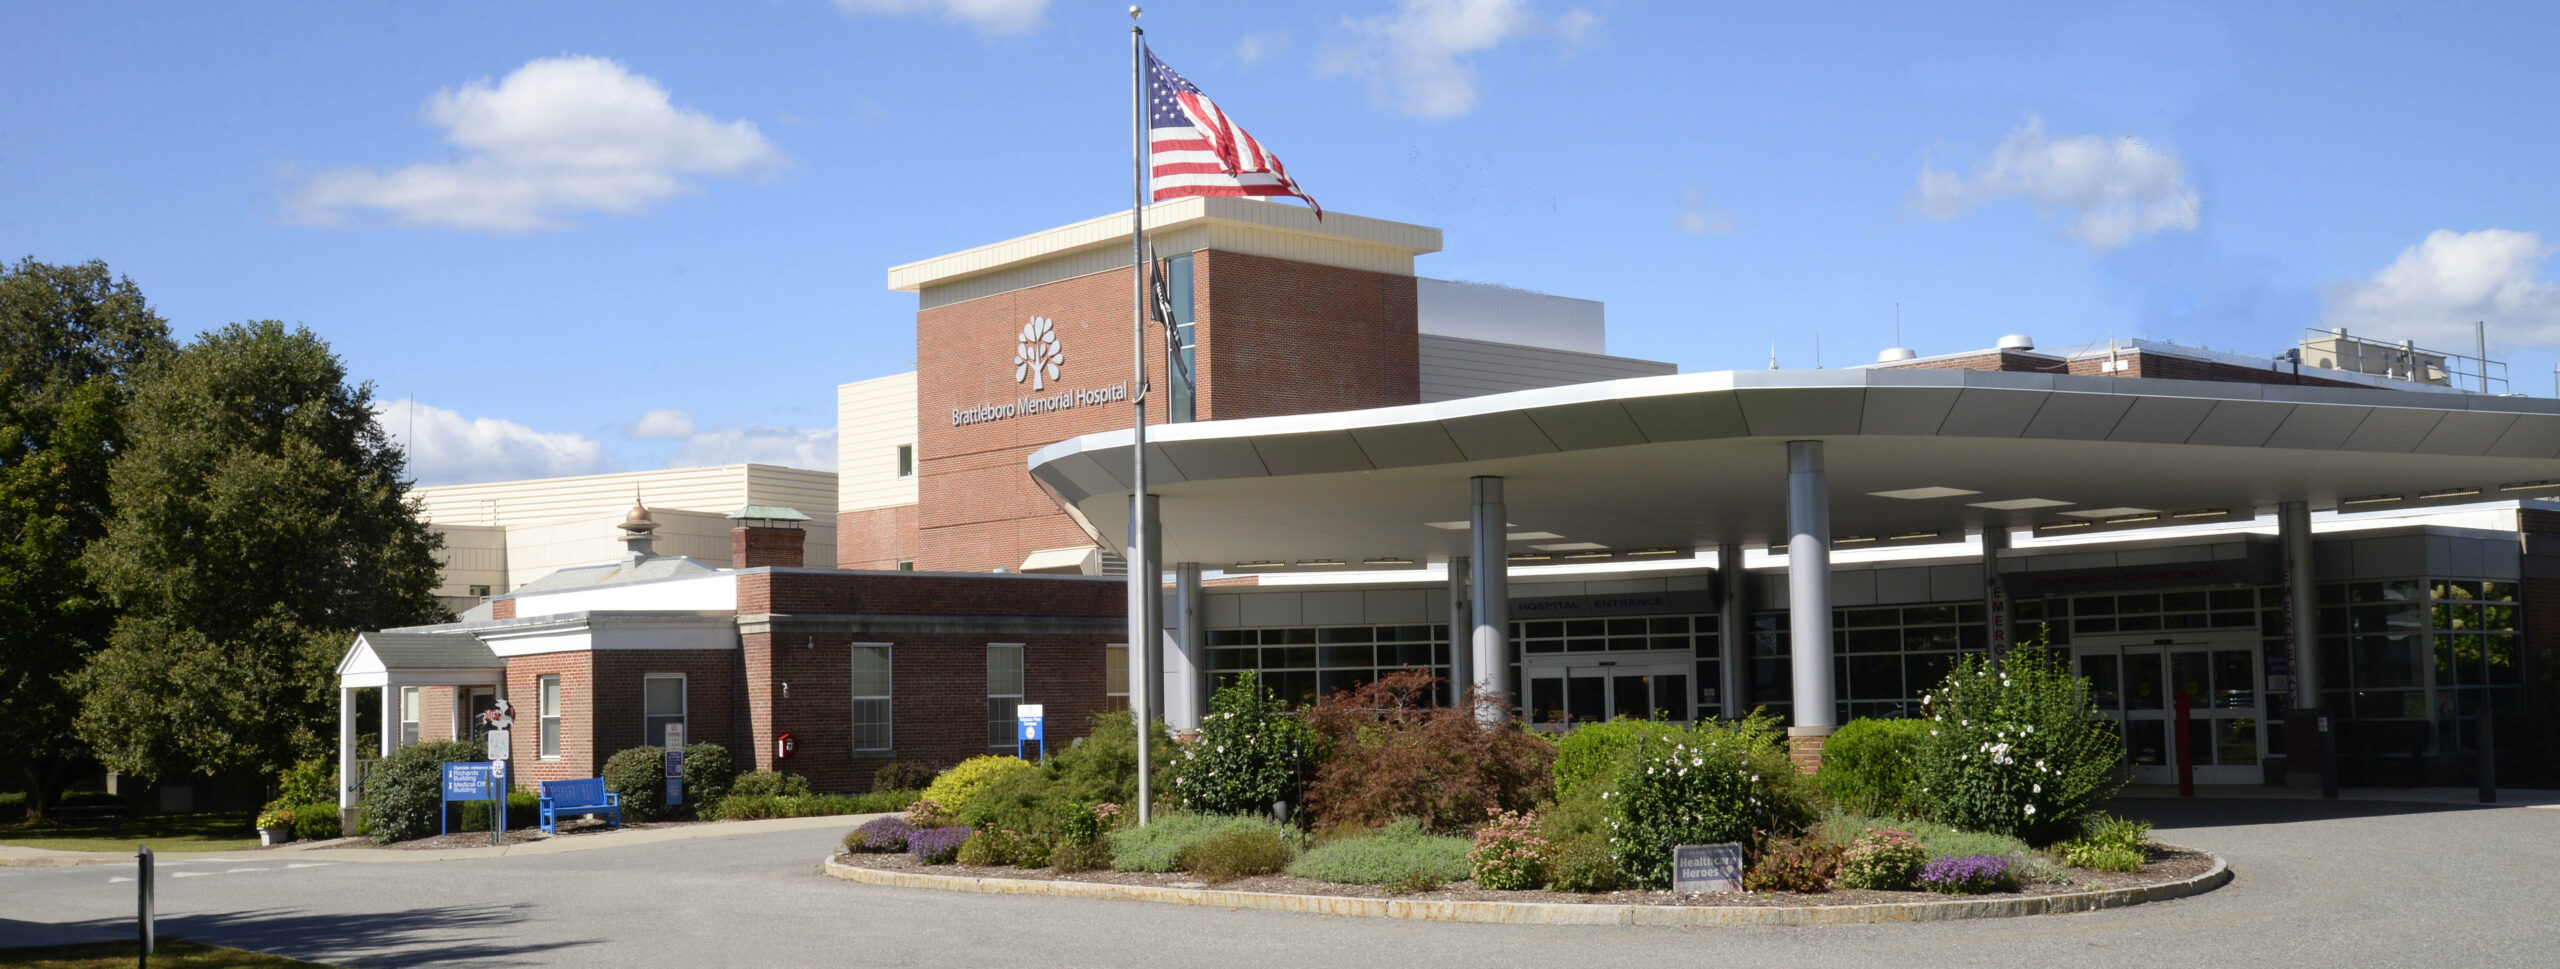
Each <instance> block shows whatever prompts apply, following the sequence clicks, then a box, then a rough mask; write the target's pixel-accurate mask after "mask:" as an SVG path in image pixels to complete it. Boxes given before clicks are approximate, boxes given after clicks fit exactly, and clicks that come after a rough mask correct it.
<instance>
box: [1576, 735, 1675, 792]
mask: <svg viewBox="0 0 2560 969" xmlns="http://www.w3.org/2000/svg"><path fill="white" fill-rule="evenodd" d="M1687 732H1688V731H1687V729H1686V728H1684V727H1682V726H1680V725H1679V724H1676V723H1664V722H1661V721H1658V720H1635V719H1630V718H1627V717H1618V718H1616V719H1613V720H1607V721H1603V722H1600V723H1586V724H1583V725H1581V726H1577V727H1575V728H1573V732H1572V733H1569V734H1565V735H1564V739H1563V740H1559V741H1557V742H1556V766H1555V771H1554V773H1555V778H1556V800H1559V801H1567V800H1572V799H1574V798H1576V797H1598V796H1599V795H1600V792H1602V791H1606V790H1609V789H1611V788H1614V787H1617V786H1618V777H1619V776H1620V775H1621V774H1624V773H1625V772H1626V769H1627V764H1628V763H1630V762H1632V761H1633V760H1635V754H1636V749H1637V748H1638V747H1639V746H1650V745H1653V744H1662V743H1671V742H1674V741H1676V740H1678V739H1679V738H1680V736H1681V735H1682V734H1685V733H1687Z"/></svg>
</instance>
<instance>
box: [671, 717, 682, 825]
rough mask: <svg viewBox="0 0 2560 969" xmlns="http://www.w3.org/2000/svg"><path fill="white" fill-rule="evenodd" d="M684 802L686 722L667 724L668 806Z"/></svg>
mask: <svg viewBox="0 0 2560 969" xmlns="http://www.w3.org/2000/svg"><path fill="white" fill-rule="evenodd" d="M683 803H684V724H681V723H671V724H668V725H667V806H668V807H675V806H676V805H679V804H683Z"/></svg>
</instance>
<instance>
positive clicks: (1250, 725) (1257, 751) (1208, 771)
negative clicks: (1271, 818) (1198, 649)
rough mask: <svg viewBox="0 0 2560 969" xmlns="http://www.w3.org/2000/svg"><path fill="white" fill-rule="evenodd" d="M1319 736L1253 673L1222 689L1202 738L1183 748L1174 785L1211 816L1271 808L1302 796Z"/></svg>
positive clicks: (1204, 719) (1202, 727)
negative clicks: (1302, 777) (1309, 757)
mask: <svg viewBox="0 0 2560 969" xmlns="http://www.w3.org/2000/svg"><path fill="white" fill-rule="evenodd" d="M1314 744H1315V736H1314V734H1313V733H1312V732H1310V731H1309V730H1308V729H1307V725H1306V722H1305V721H1303V720H1300V719H1298V718H1297V717H1293V716H1290V715H1289V712H1288V710H1287V709H1286V708H1285V707H1284V706H1283V705H1282V704H1281V702H1280V699H1279V697H1278V696H1276V695H1274V694H1273V693H1272V692H1271V691H1270V690H1267V689H1264V688H1263V686H1262V682H1261V680H1259V679H1258V678H1256V677H1255V675H1254V674H1253V673H1251V672H1247V673H1245V674H1244V675H1243V676H1241V677H1239V678H1238V679H1237V680H1236V682H1234V683H1231V684H1228V685H1227V686H1225V687H1223V688H1221V689H1219V690H1218V695H1217V696H1215V697H1213V698H1211V699H1210V701H1209V713H1208V714H1207V715H1205V716H1203V717H1201V718H1200V737H1199V739H1197V740H1195V741H1193V742H1192V743H1190V744H1186V745H1184V747H1183V749H1182V760H1181V761H1180V762H1178V764H1177V765H1176V767H1175V770H1174V780H1173V782H1174V789H1175V790H1176V791H1178V792H1180V793H1181V795H1182V801H1183V803H1184V804H1185V805H1187V806H1189V807H1190V808H1191V809H1192V810H1195V811H1199V812H1202V813H1206V814H1244V813H1248V812H1256V811H1267V810H1270V808H1271V805H1272V803H1273V802H1275V801H1282V800H1289V799H1292V798H1295V797H1297V796H1298V777H1299V774H1300V773H1301V772H1302V771H1304V770H1305V768H1306V764H1307V755H1308V753H1309V751H1310V750H1312V749H1313V747H1314Z"/></svg>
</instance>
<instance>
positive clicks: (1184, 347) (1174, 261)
mask: <svg viewBox="0 0 2560 969" xmlns="http://www.w3.org/2000/svg"><path fill="white" fill-rule="evenodd" d="M1164 292H1165V300H1166V301H1167V302H1170V303H1172V304H1173V319H1170V320H1167V321H1165V322H1167V323H1170V324H1172V325H1173V332H1174V336H1175V337H1176V338H1177V339H1178V340H1179V341H1180V342H1181V346H1180V348H1179V349H1174V350H1170V351H1169V352H1168V353H1167V354H1166V356H1167V357H1168V358H1169V359H1167V360H1166V361H1165V363H1166V365H1167V366H1166V368H1165V369H1166V375H1165V383H1166V384H1167V385H1168V389H1169V390H1170V391H1171V392H1170V393H1169V394H1168V395H1167V397H1168V401H1167V404H1166V410H1165V420H1167V421H1169V422H1172V423H1175V424H1185V423H1189V422H1191V421H1193V420H1196V419H1198V418H1197V415H1196V413H1195V412H1196V411H1197V410H1198V407H1199V402H1198V397H1199V392H1200V389H1199V381H1198V380H1197V379H1196V376H1195V374H1194V373H1193V371H1192V364H1193V363H1195V362H1196V360H1197V357H1198V356H1199V353H1198V351H1197V347H1198V346H1199V344H1198V342H1197V340H1198V337H1197V336H1196V335H1195V333H1196V331H1195V330H1194V329H1193V328H1192V322H1193V320H1192V318H1193V317H1194V316H1195V315H1197V314H1195V313H1193V312H1192V303H1191V254H1190V253H1184V254H1182V255H1179V256H1174V257H1172V258H1170V259H1167V260H1165V265H1164Z"/></svg>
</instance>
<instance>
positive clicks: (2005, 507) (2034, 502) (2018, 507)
mask: <svg viewBox="0 0 2560 969" xmlns="http://www.w3.org/2000/svg"><path fill="white" fill-rule="evenodd" d="M1967 504H1969V505H1971V506H1972V507H1975V508H1989V509H1991V510H1992V511H2025V510H2027V509H2029V508H2057V507H2060V506H2063V505H2068V504H2070V502H2068V501H2055V500H2053V499H2051V498H2010V499H2006V500H2003V501H1975V502H1967Z"/></svg>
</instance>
